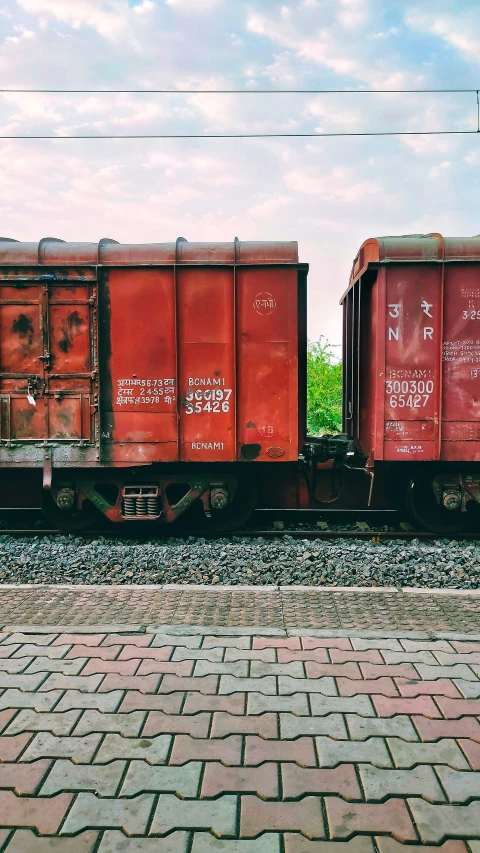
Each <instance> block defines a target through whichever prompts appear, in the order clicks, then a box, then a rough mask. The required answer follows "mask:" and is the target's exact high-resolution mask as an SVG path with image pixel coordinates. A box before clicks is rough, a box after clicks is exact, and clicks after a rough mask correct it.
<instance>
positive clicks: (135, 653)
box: [102, 645, 173, 661]
mask: <svg viewBox="0 0 480 853" xmlns="http://www.w3.org/2000/svg"><path fill="white" fill-rule="evenodd" d="M102 648H104V646H102ZM111 648H116V646H112V647H111ZM119 648H121V647H119ZM172 651H173V647H172V646H160V647H159V648H156V647H154V646H149V647H146V648H139V647H138V646H130V645H129V646H124V647H123V648H122V651H121V652H120V654H119V656H118V660H130V659H131V658H135V659H137V660H147V659H148V660H158V661H167V660H170V656H171V654H172ZM114 657H116V655H114Z"/></svg>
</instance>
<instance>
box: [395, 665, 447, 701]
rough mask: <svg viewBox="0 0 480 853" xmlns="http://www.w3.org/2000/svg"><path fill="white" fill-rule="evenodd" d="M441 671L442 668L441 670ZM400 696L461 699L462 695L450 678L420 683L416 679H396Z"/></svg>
mask: <svg viewBox="0 0 480 853" xmlns="http://www.w3.org/2000/svg"><path fill="white" fill-rule="evenodd" d="M440 669H441V668H440ZM395 684H396V685H397V687H398V689H399V691H400V694H401V695H402V696H406V697H415V696H425V695H427V696H450V698H451V699H461V698H462V694H461V693H460V692H459V691H458V689H457V688H456V687H455V684H454V683H453V681H451V680H450V679H448V678H438V679H436V680H435V681H419V680H415V679H405V678H396V679H395Z"/></svg>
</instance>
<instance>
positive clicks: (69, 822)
mask: <svg viewBox="0 0 480 853" xmlns="http://www.w3.org/2000/svg"><path fill="white" fill-rule="evenodd" d="M47 618H48V617H47ZM90 618H91V617H90ZM37 619H38V616H37ZM402 850H403V851H405V853H409V852H410V853H420V851H421V850H423V851H424V853H434V851H441V853H480V642H477V641H476V640H474V639H473V638H472V640H471V641H466V640H464V641H460V640H454V639H451V640H450V641H449V640H447V639H438V640H434V639H430V640H425V639H423V640H421V639H415V638H414V637H412V636H410V637H408V636H407V637H404V638H392V637H391V636H386V637H381V636H377V637H375V638H373V639H368V638H365V637H364V638H362V637H351V638H348V637H346V636H340V637H334V636H333V637H328V636H324V637H314V636H310V637H297V636H290V637H280V636H279V637H277V636H255V635H252V636H250V635H248V636H247V635H242V636H234V635H220V636H216V635H215V632H214V631H213V630H212V632H211V634H206V633H205V632H204V629H202V631H200V630H199V631H198V633H194V632H192V633H190V634H188V635H185V636H181V635H178V634H174V633H172V634H171V635H169V634H168V633H166V631H165V628H162V632H161V633H156V632H155V631H154V630H150V631H148V630H147V631H146V632H145V631H139V632H138V633H130V634H129V633H128V632H126V633H125V632H124V631H123V632H122V633H118V634H116V633H115V632H110V633H107V631H105V632H101V631H96V632H95V633H83V634H82V633H81V630H79V631H78V632H77V633H72V632H71V631H70V632H69V633H68V632H65V631H63V632H62V631H61V629H59V631H58V632H55V631H52V632H50V633H44V632H42V631H39V632H38V633H37V634H32V633H28V632H27V630H26V631H25V632H23V633H22V632H21V631H12V632H10V633H8V632H6V631H4V632H3V633H0V851H2V853H4V851H7V853H47V851H56V853H137V851H138V853H208V851H222V853H375V851H378V853H401V851H402Z"/></svg>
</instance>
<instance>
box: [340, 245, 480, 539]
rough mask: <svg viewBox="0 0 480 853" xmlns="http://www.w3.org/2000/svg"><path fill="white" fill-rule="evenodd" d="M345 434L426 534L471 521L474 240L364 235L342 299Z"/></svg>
mask: <svg viewBox="0 0 480 853" xmlns="http://www.w3.org/2000/svg"><path fill="white" fill-rule="evenodd" d="M342 302H343V311H344V387H343V412H344V414H343V417H344V430H345V433H346V434H347V435H348V436H349V437H350V438H351V439H352V440H353V441H354V442H355V446H356V449H357V452H359V453H361V454H362V455H363V457H365V460H366V470H370V472H374V471H378V470H380V471H382V468H383V473H385V472H386V474H387V477H388V481H389V483H390V486H391V492H392V494H396V495H397V496H400V497H402V498H403V496H405V497H406V502H407V506H408V508H409V510H410V512H411V513H412V515H413V516H414V518H416V520H417V521H419V522H420V523H422V524H423V525H424V526H426V527H429V528H430V529H432V530H438V531H439V532H442V531H445V532H446V531H452V530H453V531H455V530H461V529H466V528H467V527H469V526H471V525H472V522H473V520H474V519H475V523H476V524H478V509H479V503H480V239H479V238H478V237H474V238H471V239H462V240H452V239H444V238H443V237H442V236H441V235H440V234H428V235H413V236H406V237H384V238H379V239H371V240H367V241H366V242H365V243H364V244H363V245H362V247H361V248H360V251H359V252H358V254H357V257H356V259H355V262H354V265H353V270H352V275H351V280H350V286H349V288H348V290H347V292H346V293H345V295H344V297H343V299H342Z"/></svg>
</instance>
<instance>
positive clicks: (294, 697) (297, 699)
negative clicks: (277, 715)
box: [248, 691, 310, 715]
mask: <svg viewBox="0 0 480 853" xmlns="http://www.w3.org/2000/svg"><path fill="white" fill-rule="evenodd" d="M265 711H273V712H279V711H290V712H291V713H292V714H298V715H303V714H309V713H310V712H309V710H308V699H307V694H306V693H291V694H289V695H288V696H265V695H264V694H263V693H255V692H253V691H252V692H251V693H249V694H248V713H249V714H263V713H264V712H265Z"/></svg>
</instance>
